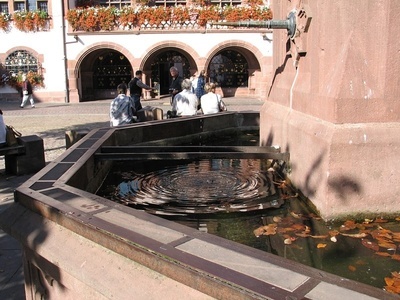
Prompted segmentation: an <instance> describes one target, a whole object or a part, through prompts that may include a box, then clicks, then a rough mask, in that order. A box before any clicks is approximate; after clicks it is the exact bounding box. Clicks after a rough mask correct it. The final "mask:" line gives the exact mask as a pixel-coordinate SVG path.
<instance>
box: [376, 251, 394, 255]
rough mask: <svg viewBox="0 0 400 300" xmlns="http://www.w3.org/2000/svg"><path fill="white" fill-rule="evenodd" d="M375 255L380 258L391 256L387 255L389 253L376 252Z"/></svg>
mask: <svg viewBox="0 0 400 300" xmlns="http://www.w3.org/2000/svg"><path fill="white" fill-rule="evenodd" d="M375 254H376V255H379V256H391V255H390V254H389V253H387V252H379V251H378V252H375Z"/></svg>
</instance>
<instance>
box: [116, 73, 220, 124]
mask: <svg viewBox="0 0 400 300" xmlns="http://www.w3.org/2000/svg"><path fill="white" fill-rule="evenodd" d="M169 71H170V74H171V78H172V80H171V85H170V87H169V93H170V94H171V106H172V109H171V110H170V111H168V112H167V118H174V117H180V116H194V115H196V114H197V113H198V111H199V110H200V111H201V112H202V113H203V114H214V113H217V112H220V111H224V110H226V106H225V104H224V102H223V101H222V97H221V95H219V94H216V93H215V89H216V85H215V83H209V82H206V73H205V71H201V72H200V74H199V76H198V77H195V76H194V77H192V78H191V79H183V78H182V77H181V76H180V75H179V71H178V69H177V68H176V67H171V68H170V70H169ZM142 76H143V72H142V71H141V70H138V71H136V72H135V77H134V78H132V80H131V81H130V82H129V83H128V84H125V83H121V84H119V85H118V87H117V92H118V96H117V97H116V98H115V99H114V100H113V101H112V102H111V104H110V126H111V127H114V126H119V125H124V124H131V123H135V122H136V121H137V112H138V111H139V110H141V109H142V105H141V102H140V98H141V96H142V92H143V90H146V91H151V90H153V88H151V87H150V86H148V85H146V84H145V83H143V82H142ZM128 90H129V96H128V94H127V92H128Z"/></svg>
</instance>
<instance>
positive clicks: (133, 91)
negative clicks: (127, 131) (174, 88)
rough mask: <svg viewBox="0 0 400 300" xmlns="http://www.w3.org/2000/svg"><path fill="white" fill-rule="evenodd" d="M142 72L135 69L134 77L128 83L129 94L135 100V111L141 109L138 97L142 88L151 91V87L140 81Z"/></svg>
mask: <svg viewBox="0 0 400 300" xmlns="http://www.w3.org/2000/svg"><path fill="white" fill-rule="evenodd" d="M142 76H143V72H142V71H141V70H137V71H136V73H135V77H134V78H132V80H131V81H130V82H129V83H128V86H129V94H130V96H131V98H132V99H133V101H134V102H135V109H136V112H137V111H139V110H141V109H142V104H141V103H140V97H141V96H142V90H143V89H145V90H146V91H151V90H152V88H151V87H149V86H148V85H147V84H144V83H143V82H142Z"/></svg>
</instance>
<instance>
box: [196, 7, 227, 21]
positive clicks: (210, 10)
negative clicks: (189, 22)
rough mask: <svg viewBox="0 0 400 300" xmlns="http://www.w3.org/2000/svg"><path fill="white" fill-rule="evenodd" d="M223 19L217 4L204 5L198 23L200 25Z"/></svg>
mask: <svg viewBox="0 0 400 300" xmlns="http://www.w3.org/2000/svg"><path fill="white" fill-rule="evenodd" d="M221 19H222V14H221V11H220V9H219V8H218V7H217V6H214V5H210V6H204V7H203V8H202V9H200V10H199V15H198V17H197V23H198V24H199V25H200V26H206V24H207V23H209V22H217V21H220V20H221Z"/></svg>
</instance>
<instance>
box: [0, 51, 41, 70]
mask: <svg viewBox="0 0 400 300" xmlns="http://www.w3.org/2000/svg"><path fill="white" fill-rule="evenodd" d="M5 67H6V70H9V71H12V72H14V73H18V72H20V71H21V72H24V73H28V71H33V72H38V69H39V64H38V60H37V58H36V57H34V56H33V55H32V54H31V53H29V52H28V51H25V50H19V51H14V52H13V53H11V54H10V55H9V56H7V58H6V59H5Z"/></svg>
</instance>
